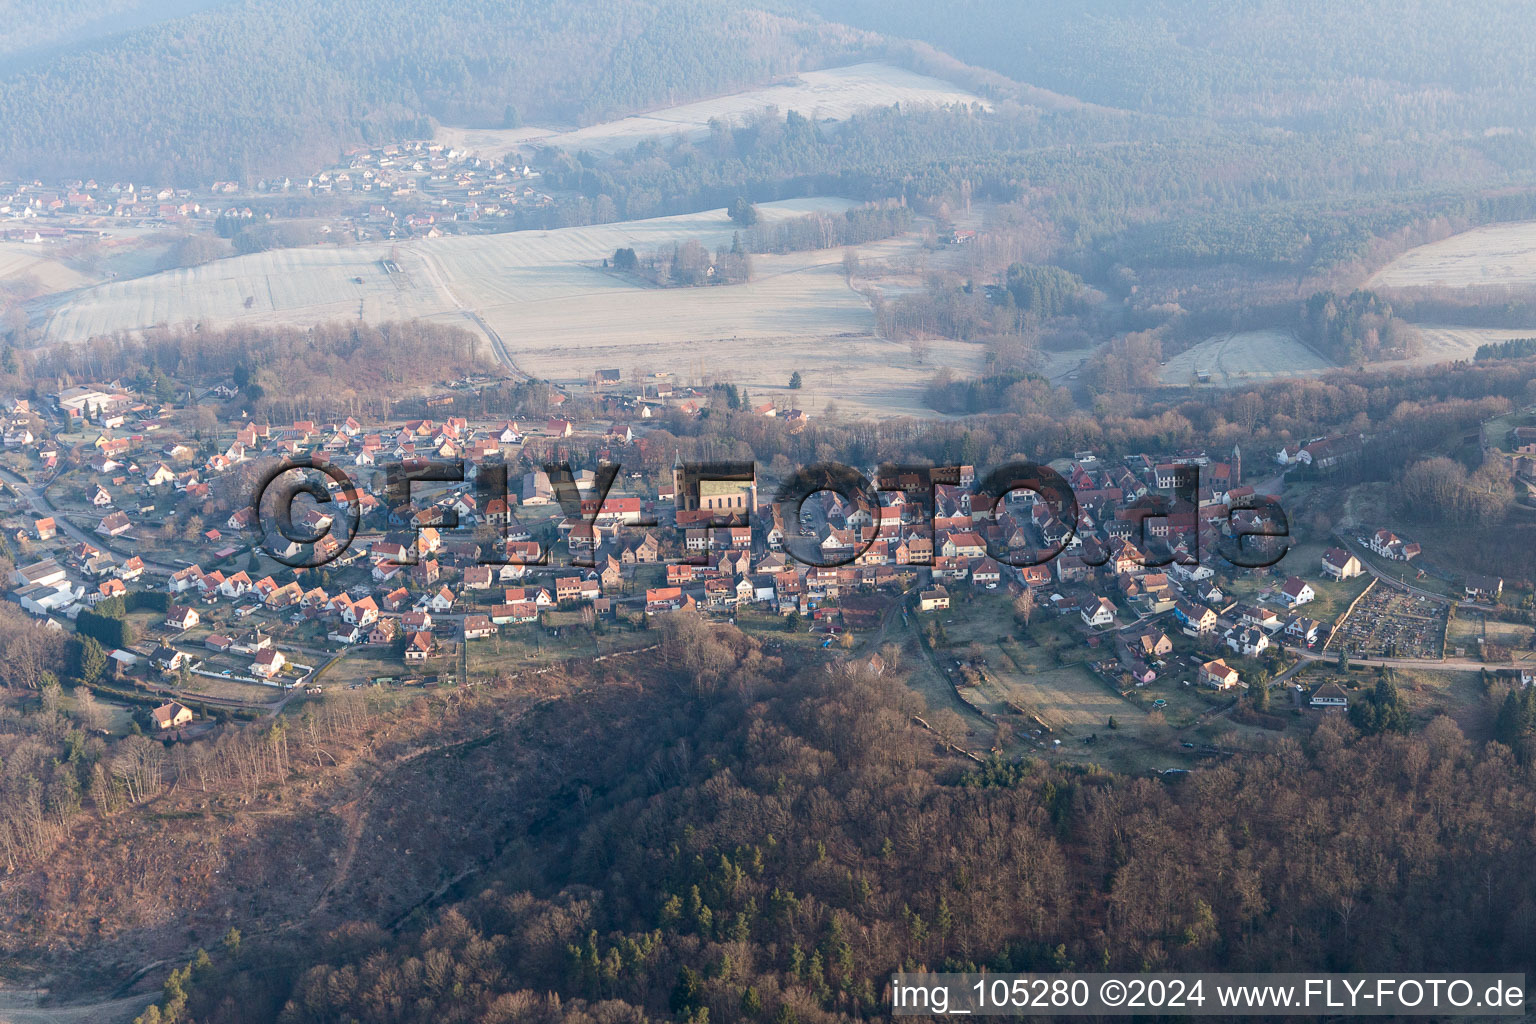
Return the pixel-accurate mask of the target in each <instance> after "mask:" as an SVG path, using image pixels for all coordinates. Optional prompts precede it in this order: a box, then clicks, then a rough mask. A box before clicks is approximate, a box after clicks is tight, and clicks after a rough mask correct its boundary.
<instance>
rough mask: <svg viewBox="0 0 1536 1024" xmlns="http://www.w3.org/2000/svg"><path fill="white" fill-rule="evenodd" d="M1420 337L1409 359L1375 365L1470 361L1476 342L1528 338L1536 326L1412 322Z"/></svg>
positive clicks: (1428, 364)
mask: <svg viewBox="0 0 1536 1024" xmlns="http://www.w3.org/2000/svg"><path fill="white" fill-rule="evenodd" d="M1414 326H1416V327H1417V328H1418V329H1419V334H1420V335H1421V336H1422V337H1423V339H1424V344H1423V346H1422V347H1421V348H1420V349H1419V353H1418V355H1416V356H1414V357H1413V358H1411V359H1394V360H1391V361H1389V362H1384V363H1378V364H1375V365H1377V366H1384V367H1392V366H1433V365H1435V364H1436V363H1454V362H1457V361H1459V360H1467V361H1470V360H1471V359H1472V357H1473V356H1474V355H1476V354H1477V347H1478V346H1479V345H1487V344H1489V343H1491V342H1495V341H1508V340H1509V339H1511V338H1529V337H1531V336H1532V335H1536V326H1533V327H1532V328H1531V329H1530V330H1509V329H1506V328H1500V327H1446V326H1438V325H1429V324H1415V325H1414Z"/></svg>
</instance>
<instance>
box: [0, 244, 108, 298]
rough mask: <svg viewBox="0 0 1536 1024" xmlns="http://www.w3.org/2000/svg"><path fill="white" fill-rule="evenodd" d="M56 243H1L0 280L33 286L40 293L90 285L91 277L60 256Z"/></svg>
mask: <svg viewBox="0 0 1536 1024" xmlns="http://www.w3.org/2000/svg"><path fill="white" fill-rule="evenodd" d="M57 253H58V250H57V248H56V247H55V246H53V245H29V244H26V243H24V242H0V281H6V282H11V281H15V282H18V283H21V282H26V283H28V284H31V285H34V286H35V287H36V288H37V289H38V290H39V291H40V292H56V291H63V290H65V289H67V288H79V287H81V286H82V285H86V284H90V283H91V281H92V278H90V277H88V276H87V275H85V274H83V273H81V272H80V271H79V270H76V269H75V268H74V267H71V266H69V265H68V264H66V263H64V262H63V261H62V260H60V259H58V258H57Z"/></svg>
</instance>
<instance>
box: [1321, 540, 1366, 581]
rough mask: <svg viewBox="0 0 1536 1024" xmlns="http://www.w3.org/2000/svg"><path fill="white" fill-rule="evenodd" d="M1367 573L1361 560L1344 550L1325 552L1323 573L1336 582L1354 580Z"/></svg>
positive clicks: (1333, 549)
mask: <svg viewBox="0 0 1536 1024" xmlns="http://www.w3.org/2000/svg"><path fill="white" fill-rule="evenodd" d="M1364 571H1365V567H1364V566H1362V565H1361V564H1360V559H1358V558H1356V557H1355V556H1354V555H1352V554H1350V553H1349V552H1348V551H1345V550H1344V549H1343V548H1329V549H1328V550H1327V551H1324V552H1323V572H1324V574H1325V575H1328V576H1331V577H1333V578H1334V579H1336V580H1347V579H1352V578H1353V577H1355V576H1359V575H1360V574H1361V573H1362V572H1364Z"/></svg>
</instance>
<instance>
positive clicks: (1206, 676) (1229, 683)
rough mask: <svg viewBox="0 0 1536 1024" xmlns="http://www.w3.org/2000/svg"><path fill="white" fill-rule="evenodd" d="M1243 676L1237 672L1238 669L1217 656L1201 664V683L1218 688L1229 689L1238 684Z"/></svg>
mask: <svg viewBox="0 0 1536 1024" xmlns="http://www.w3.org/2000/svg"><path fill="white" fill-rule="evenodd" d="M1241 681H1242V677H1240V676H1239V675H1238V674H1237V669H1235V668H1233V667H1232V666H1230V665H1228V664H1227V663H1226V662H1225V661H1222V660H1221V659H1220V658H1217V659H1216V660H1215V661H1208V662H1206V663H1205V664H1203V665H1201V666H1200V683H1201V685H1202V686H1209V687H1211V688H1213V689H1216V690H1229V689H1231V688H1232V687H1234V686H1237V685H1238V684H1239V683H1240V682H1241Z"/></svg>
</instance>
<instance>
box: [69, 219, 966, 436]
mask: <svg viewBox="0 0 1536 1024" xmlns="http://www.w3.org/2000/svg"><path fill="white" fill-rule="evenodd" d="M850 205H851V204H849V203H848V202H847V201H846V200H841V199H830V198H817V199H802V200H790V201H786V202H780V203H769V204H764V205H763V206H762V207H761V211H762V214H763V217H764V219H765V220H768V221H772V220H774V219H779V218H787V217H795V216H800V215H803V214H806V213H811V212H815V211H832V212H836V211H840V210H844V209H847V208H848V207H849V206H850ZM734 230H735V225H733V224H732V223H731V221H730V220H729V219H728V218H727V217H726V216H725V214H724V211H720V210H715V211H710V212H707V213H699V214H689V215H685V216H678V217H661V218H655V219H652V220H643V221H631V222H627V223H618V224H603V225H595V226H591V227H580V228H563V229H560V230H555V231H526V232H512V233H507V234H497V235H479V236H461V237H451V238H442V239H431V240H416V241H412V242H408V243H403V244H400V245H390V244H388V243H382V242H381V243H373V244H364V245H357V246H346V247H333V246H312V247H306V248H302V249H283V250H274V251H270V252H263V253H255V254H251V255H247V256H239V257H234V258H231V259H224V260H218V261H215V262H213V263H208V264H204V265H202V266H199V267H195V268H192V269H187V270H176V271H169V272H165V273H160V274H153V275H150V276H147V277H142V278H138V279H135V280H119V281H112V282H109V283H105V284H102V285H99V286H97V287H94V288H90V289H87V290H85V291H82V292H78V293H76V294H73V295H70V296H68V297H66V298H65V299H63V300H62V301H61V302H60V303H59V304H58V305H57V308H54V309H52V310H51V312H50V313H49V314H48V322H47V327H46V336H47V338H48V339H49V340H50V341H55V342H66V341H80V340H83V339H86V338H90V337H93V336H97V335H101V334H109V333H112V332H116V331H132V330H139V329H143V328H146V327H150V326H154V325H157V324H181V323H203V324H233V323H240V324H252V325H279V324H293V325H299V326H306V325H313V324H317V323H323V322H326V321H333V320H357V319H361V320H366V321H370V322H380V321H385V320H401V319H413V318H425V319H438V320H452V321H455V322H463V323H464V324H465V325H466V326H468V327H471V328H476V327H478V323H479V321H478V320H476V319H475V317H479V318H482V319H483V321H484V323H485V324H486V325H488V326H489V327H490V329H491V330H494V331H495V332H496V333H497V334H499V335H500V337H501V338H502V340H503V341H504V342H505V344H506V346H507V348H508V350H509V351H510V352H511V354H512V358H513V359H514V360H515V361H516V363H517V365H518V368H519V369H521V370H523V371H525V372H527V373H531V374H533V375H535V376H540V377H547V378H550V379H553V380H581V379H585V378H586V377H587V376H588V375H589V374H590V373H591V371H592V369H593V368H595V367H598V366H616V367H620V368H622V369H624V370H625V372H626V373H627V372H629V371H630V370H631V369H634V368H636V367H643V368H644V369H646V370H649V371H660V370H671V371H673V372H677V373H683V372H686V371H687V370H688V369H689V367H690V366H696V365H697V364H698V363H699V361H700V360H703V363H704V372H705V373H706V375H713V376H716V377H719V378H722V379H730V380H733V381H735V382H736V383H738V384H741V385H743V386H745V387H747V388H749V389H751V390H752V391H753V392H754V393H759V394H760V393H762V392H764V391H767V392H773V391H774V390H776V389H779V390H782V389H784V387H785V385H786V384H787V382H788V380H789V376H790V374H791V373H793V372H794V371H796V370H799V371H800V372H801V374H802V376H803V378H804V382H805V387H804V389H803V390H801V391H799V392H796V393H795V394H794V395H792V396H791V395H788V394H786V395H784V396H783V397H785V398H791V397H792V398H793V399H794V403H793V404H795V405H799V406H802V407H808V408H810V409H811V410H813V411H816V410H819V409H820V408H822V407H823V406H824V405H825V404H826V403H827V402H829V401H834V400H835V401H836V402H837V403H838V405H839V406H840V407H841V408H843V409H845V410H848V411H862V412H866V413H869V414H874V415H886V416H889V415H898V414H906V413H913V412H918V411H920V410H921V406H920V399H921V391H922V387H923V385H924V383H925V382H926V381H927V379H928V377H930V376H931V375H932V373H933V372H934V368H935V367H937V366H938V365H946V366H950V367H953V368H954V369H955V370H957V371H958V372H960V373H974V372H976V371H977V370H979V369H980V366H981V361H982V358H983V355H984V353H983V351H982V350H981V348H980V347H979V346H974V345H966V344H961V343H958V342H943V341H938V342H934V343H932V344H930V345H929V346H928V352H927V354H926V361H925V362H919V361H918V359H917V358H916V357H915V356H914V355H913V354H912V353H911V351H910V347H909V346H907V345H905V344H896V343H891V342H886V341H883V340H881V339H879V338H877V337H876V335H875V324H874V315H873V313H872V311H871V310H870V308H869V305H868V303H867V302H866V300H865V299H864V298H863V296H861V295H859V294H858V293H857V292H855V291H854V290H853V289H851V288H849V287H848V283H847V281H846V280H845V279H844V276H843V270H842V265H841V253H840V251H837V252H833V251H827V252H806V253H792V254H788V255H783V256H758V257H754V277H753V280H752V281H750V282H748V283H746V284H741V285H731V286H724V287H713V288H654V287H649V286H647V285H644V284H641V283H639V282H637V281H635V280H633V279H631V278H628V277H625V276H622V275H619V274H615V273H611V272H605V271H604V270H602V269H601V263H602V260H603V259H604V258H605V257H607V256H610V255H611V254H612V253H613V251H614V250H615V249H617V248H619V247H624V246H628V247H633V248H634V249H636V251H637V252H639V253H641V254H642V255H643V254H646V253H649V252H651V251H653V250H655V249H657V248H659V247H662V246H666V245H671V244H672V243H674V242H678V241H682V240H685V239H689V238H696V239H698V240H699V241H700V242H701V243H703V244H705V245H707V246H709V247H710V248H715V247H718V246H720V245H725V244H729V242H730V240H731V235H732V232H733V231H734ZM902 244H903V243H902V242H901V241H899V240H898V241H893V242H889V243H883V246H882V247H883V248H885V249H894V248H898V247H900V246H901V245H902ZM905 244H907V245H913V246H915V244H916V243H915V242H910V241H909V242H907V243H905ZM471 314H473V316H471Z"/></svg>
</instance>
